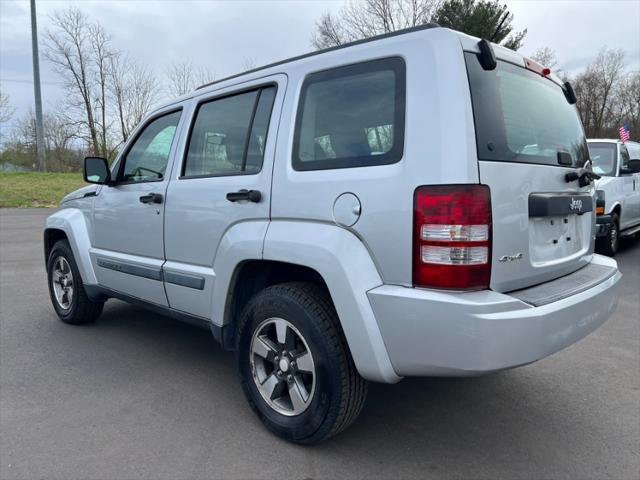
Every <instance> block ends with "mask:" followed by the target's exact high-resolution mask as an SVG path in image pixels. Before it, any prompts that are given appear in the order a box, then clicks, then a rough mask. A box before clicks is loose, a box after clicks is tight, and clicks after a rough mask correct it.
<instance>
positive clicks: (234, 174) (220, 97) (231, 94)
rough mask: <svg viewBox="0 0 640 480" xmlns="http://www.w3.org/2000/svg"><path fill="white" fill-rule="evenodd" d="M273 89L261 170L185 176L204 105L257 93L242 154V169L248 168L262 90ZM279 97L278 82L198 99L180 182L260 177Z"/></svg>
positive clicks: (183, 153)
mask: <svg viewBox="0 0 640 480" xmlns="http://www.w3.org/2000/svg"><path fill="white" fill-rule="evenodd" d="M271 87H273V88H274V89H275V92H274V95H273V102H272V103H271V108H270V109H269V115H268V117H269V121H268V122H267V130H266V132H265V136H264V145H265V150H264V153H263V154H262V163H261V164H260V169H259V170H256V171H251V172H246V171H240V172H230V173H205V174H202V175H185V174H184V172H185V170H186V168H187V157H188V156H189V145H191V136H192V134H193V128H194V126H195V123H196V120H197V119H198V112H199V111H200V107H202V105H204V104H206V103H211V102H215V101H217V100H223V99H225V98H229V97H235V96H237V95H242V94H245V93H250V92H256V91H257V92H258V94H257V95H256V99H255V101H254V104H253V110H252V112H251V119H250V120H249V128H248V129H247V136H246V138H245V142H244V150H243V152H242V167H243V168H245V167H246V162H247V149H248V148H249V142H250V140H251V131H252V130H253V122H254V120H255V116H256V111H257V110H258V102H259V101H260V97H261V96H262V90H265V89H267V88H271ZM277 97H278V82H276V81H270V82H267V83H260V84H257V85H251V86H248V87H245V88H243V89H240V90H234V91H232V92H224V93H222V94H219V95H215V96H205V97H202V98H200V99H198V103H197V104H196V106H195V108H194V110H193V114H192V115H191V121H190V124H189V132H188V133H187V141H186V143H185V144H184V151H183V152H182V164H181V165H180V175H179V176H178V180H191V179H195V178H216V177H240V176H246V175H259V174H260V173H261V172H262V168H263V167H264V154H265V153H266V151H267V150H266V146H267V138H268V137H269V129H270V127H271V117H272V115H273V108H274V107H275V104H276V98H277Z"/></svg>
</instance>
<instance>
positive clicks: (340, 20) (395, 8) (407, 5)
mask: <svg viewBox="0 0 640 480" xmlns="http://www.w3.org/2000/svg"><path fill="white" fill-rule="evenodd" d="M441 3H442V1H441V0H361V1H355V0H349V2H348V3H347V4H346V5H345V6H344V7H342V9H341V10H340V12H339V13H338V14H337V15H335V14H332V13H330V12H327V13H325V14H324V15H322V17H321V18H320V20H319V21H317V22H316V31H315V32H314V34H313V37H312V39H311V43H312V45H313V46H314V47H315V48H317V49H322V48H328V47H333V46H338V45H342V44H344V43H347V42H351V41H354V40H358V39H360V38H367V37H372V36H374V35H379V34H382V33H388V32H393V31H395V30H400V29H403V28H408V27H415V26H417V25H422V24H424V23H428V22H430V21H431V19H432V18H433V16H434V14H435V13H436V11H437V10H438V7H439V6H440V4H441Z"/></svg>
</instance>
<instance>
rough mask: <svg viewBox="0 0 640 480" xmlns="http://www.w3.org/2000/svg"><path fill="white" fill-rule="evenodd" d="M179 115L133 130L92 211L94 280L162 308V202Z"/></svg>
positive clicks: (164, 301)
mask: <svg viewBox="0 0 640 480" xmlns="http://www.w3.org/2000/svg"><path fill="white" fill-rule="evenodd" d="M180 116H181V111H180V110H177V111H176V110H173V111H169V112H166V113H163V114H161V115H159V116H156V117H154V118H153V119H151V120H150V121H149V122H147V123H146V124H145V125H144V126H143V127H142V128H140V129H139V130H138V132H139V133H138V134H137V135H136V136H135V137H134V139H133V141H131V142H130V143H129V144H128V145H127V148H126V149H125V150H124V152H123V154H122V157H121V158H120V160H119V162H118V168H117V171H114V172H113V174H114V175H115V177H116V178H115V179H116V183H115V184H114V185H112V186H103V187H102V188H101V189H100V192H99V193H98V195H97V197H96V198H95V201H94V212H93V218H94V222H93V225H94V229H93V248H92V249H91V259H92V262H93V267H94V270H95V272H96V277H97V279H98V282H99V284H100V285H101V286H103V287H107V288H109V289H111V290H115V291H117V292H121V293H125V294H127V295H130V296H133V297H136V298H140V299H142V300H146V301H148V302H152V303H155V304H158V305H164V306H166V305H168V303H167V297H166V294H165V292H164V287H163V285H162V264H163V263H164V240H163V229H164V228H163V222H164V208H165V207H164V206H165V196H166V191H167V184H168V181H169V178H168V172H169V171H170V163H171V158H172V154H173V149H174V147H173V146H174V143H175V142H174V140H175V138H174V137H175V136H176V131H177V130H178V124H179V121H180ZM165 173H167V174H165Z"/></svg>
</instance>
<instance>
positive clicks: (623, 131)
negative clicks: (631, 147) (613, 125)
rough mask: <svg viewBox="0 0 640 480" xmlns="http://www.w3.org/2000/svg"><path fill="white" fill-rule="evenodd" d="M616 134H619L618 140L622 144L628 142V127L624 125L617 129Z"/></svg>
mask: <svg viewBox="0 0 640 480" xmlns="http://www.w3.org/2000/svg"><path fill="white" fill-rule="evenodd" d="M618 133H619V134H620V140H622V141H623V142H628V141H629V138H630V137H629V125H627V124H626V123H625V124H624V125H622V126H621V127H620V128H619V129H618Z"/></svg>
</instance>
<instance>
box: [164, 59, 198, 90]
mask: <svg viewBox="0 0 640 480" xmlns="http://www.w3.org/2000/svg"><path fill="white" fill-rule="evenodd" d="M167 80H168V83H169V85H168V89H169V94H170V95H172V96H174V97H179V96H180V95H184V94H185V93H188V92H190V91H191V90H193V84H194V78H193V63H191V60H183V61H177V62H174V63H172V64H171V65H170V66H169V68H168V69H167Z"/></svg>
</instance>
